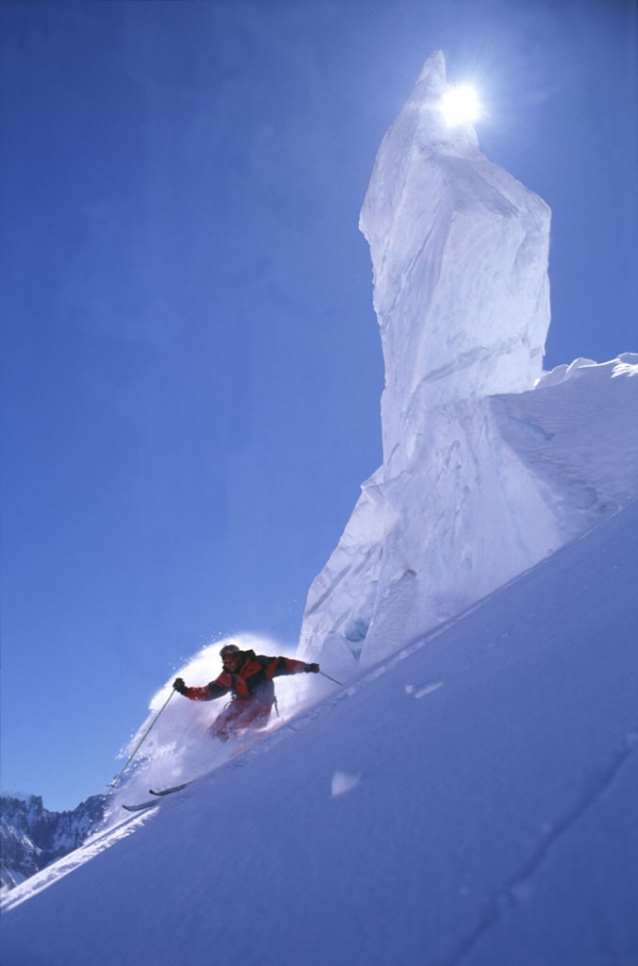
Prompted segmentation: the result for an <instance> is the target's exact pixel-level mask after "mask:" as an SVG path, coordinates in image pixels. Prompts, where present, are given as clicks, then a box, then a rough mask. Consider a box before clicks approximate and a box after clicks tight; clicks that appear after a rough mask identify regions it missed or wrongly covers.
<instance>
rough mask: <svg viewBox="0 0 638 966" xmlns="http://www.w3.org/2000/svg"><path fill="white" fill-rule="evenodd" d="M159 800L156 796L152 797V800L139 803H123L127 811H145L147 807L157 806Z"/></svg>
mask: <svg viewBox="0 0 638 966" xmlns="http://www.w3.org/2000/svg"><path fill="white" fill-rule="evenodd" d="M158 805H159V802H158V801H157V799H156V798H152V799H151V800H150V802H140V804H139V805H122V808H125V809H126V811H127V812H143V811H144V809H146V808H157V806H158Z"/></svg>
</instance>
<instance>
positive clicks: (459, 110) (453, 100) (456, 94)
mask: <svg viewBox="0 0 638 966" xmlns="http://www.w3.org/2000/svg"><path fill="white" fill-rule="evenodd" d="M441 111H442V112H443V117H444V118H445V120H446V122H447V123H448V124H449V125H450V127H454V126H455V125H457V124H468V123H469V124H471V123H472V122H473V121H476V119H477V118H478V117H479V115H480V113H481V108H480V105H479V101H478V97H477V94H476V91H475V90H474V88H473V87H470V86H469V85H467V84H464V85H463V86H462V87H452V88H450V90H449V91H447V93H446V94H444V95H443V97H442V98H441Z"/></svg>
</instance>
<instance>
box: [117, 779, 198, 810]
mask: <svg viewBox="0 0 638 966" xmlns="http://www.w3.org/2000/svg"><path fill="white" fill-rule="evenodd" d="M192 784H193V783H192V782H184V783H183V784H182V785H173V787H172V788H165V789H163V791H159V792H155V791H153V789H152V788H149V790H148V791H149V794H150V795H154V796H155V798H150V799H149V800H148V801H147V802H140V803H139V805H122V808H125V809H126V811H127V812H143V811H144V810H145V809H147V808H153V807H157V805H159V802H158V801H157V799H158V798H164V797H165V796H166V795H172V794H173V792H181V790H182V788H186V787H187V786H188V785H192Z"/></svg>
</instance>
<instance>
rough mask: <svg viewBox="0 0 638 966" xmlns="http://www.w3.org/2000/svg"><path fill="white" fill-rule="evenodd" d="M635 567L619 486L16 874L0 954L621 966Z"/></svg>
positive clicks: (632, 804) (140, 962)
mask: <svg viewBox="0 0 638 966" xmlns="http://www.w3.org/2000/svg"><path fill="white" fill-rule="evenodd" d="M637 584H638V503H636V502H634V503H632V504H631V505H630V506H628V507H627V508H626V509H625V510H623V511H621V512H619V513H618V514H616V515H615V516H613V517H611V518H610V519H607V520H605V521H604V522H603V523H601V524H600V525H599V526H598V527H597V528H596V529H594V530H592V531H591V532H589V533H587V534H586V535H585V536H584V537H581V538H579V539H577V540H576V541H574V542H573V543H571V544H570V545H569V546H567V547H565V548H563V549H561V550H559V551H558V552H557V553H556V554H554V555H553V556H552V557H550V558H549V559H548V560H546V561H545V562H543V563H541V564H539V565H538V566H537V567H536V568H534V569H533V570H532V571H530V572H528V573H526V574H524V575H523V576H521V577H519V578H518V579H517V580H515V581H513V582H512V583H510V584H509V585H508V586H506V587H504V588H502V589H501V590H499V591H497V592H496V593H494V594H493V595H492V596H491V597H489V598H487V599H486V600H484V601H482V602H481V603H479V604H477V605H476V606H474V607H473V608H472V609H471V610H470V611H469V612H467V613H466V614H465V615H463V616H461V617H459V618H457V619H455V620H453V621H451V622H450V623H449V624H448V625H447V626H445V627H442V628H439V629H436V630H434V631H432V632H430V634H429V636H425V637H423V638H419V639H418V640H415V641H413V642H412V643H411V644H410V645H409V646H407V647H405V648H404V649H402V650H401V651H399V652H398V653H396V654H395V655H393V656H392V657H391V658H388V659H386V660H385V661H384V662H382V663H381V664H379V665H377V666H376V667H374V668H373V669H371V670H369V671H368V673H367V674H366V675H365V676H364V677H362V678H360V679H359V680H357V681H356V682H353V683H351V684H350V685H349V686H347V687H344V688H341V689H337V693H336V694H335V697H334V698H333V699H332V700H327V701H324V702H323V703H321V704H319V705H316V706H314V707H313V708H311V709H310V710H307V711H306V712H305V713H302V714H301V715H300V716H299V717H297V718H292V719H290V720H288V721H287V722H286V723H284V724H283V725H282V727H281V728H280V729H279V730H278V731H277V732H276V733H275V734H273V735H272V736H270V737H269V738H266V739H265V740H263V741H262V742H261V743H260V744H257V745H256V746H255V747H254V748H253V749H252V750H250V751H246V752H245V753H244V754H243V755H239V756H238V757H236V758H234V759H232V760H230V761H228V762H227V763H226V764H225V765H222V766H221V767H219V768H217V769H216V770H215V771H212V772H211V773H210V774H208V775H205V776H203V777H202V778H200V779H199V780H198V781H197V782H195V783H194V784H193V785H191V786H190V787H189V788H187V789H185V790H184V791H182V792H179V793H177V794H176V795H174V796H172V797H170V798H166V799H164V800H162V801H161V802H159V803H158V805H157V807H156V808H153V809H151V810H150V811H148V812H144V813H141V814H138V815H134V816H126V813H124V812H123V811H122V812H121V815H122V820H121V822H120V823H119V824H118V825H116V826H115V827H112V828H111V829H110V830H109V831H107V832H105V833H104V835H103V836H102V837H100V836H97V837H96V838H95V839H94V841H93V842H92V843H91V844H89V845H87V846H85V847H83V848H82V849H80V850H79V851H78V852H75V853H73V854H72V855H71V856H67V857H66V859H63V860H61V861H60V862H59V863H57V864H56V865H54V866H51V867H50V868H48V869H46V870H44V871H43V872H41V873H39V874H38V875H37V876H34V877H33V878H32V879H29V880H28V881H27V882H25V883H24V884H23V885H21V886H18V888H17V889H15V890H14V891H13V892H12V893H10V895H9V898H8V900H7V903H6V905H5V912H4V914H3V916H2V920H1V927H2V953H3V959H2V961H3V966H59V964H61V963H64V964H65V966H86V964H87V963H91V964H92V966H113V964H115V963H117V964H118V966H175V964H176V963H182V962H202V963H208V962H214V963H224V964H226V966H271V964H272V966H298V964H300V963H304V964H307V966H325V963H333V964H335V966H352V964H366V966H376V964H378V966H387V964H388V963H396V964H397V966H423V964H427V966H443V964H457V963H461V962H462V963H463V964H464V966H495V964H509V963H516V966H539V964H542V966H633V964H634V963H636V962H638V918H637V917H636V915H635V911H636V900H637V898H638V835H637V834H636V801H637V800H638V708H637V706H636V694H637V693H638V648H637V646H636V635H635V628H636V623H637V621H638V597H637V595H636V593H635V589H636V586H637ZM388 630H389V632H391V631H392V628H391V627H389V628H388ZM395 630H396V631H397V633H400V632H401V628H400V626H398V627H397V628H395ZM303 680H305V679H302V681H303ZM290 681H291V682H296V683H297V684H300V683H302V682H300V680H299V679H298V678H291V679H290ZM169 707H171V705H169ZM175 707H179V706H177V705H176V706H175ZM184 707H189V708H192V705H188V704H187V703H186V702H184ZM210 753H211V762H214V752H213V749H212V746H211V752H210ZM176 754H177V755H179V748H178V749H177V751H176ZM158 767H159V766H158ZM130 791H131V792H133V789H130Z"/></svg>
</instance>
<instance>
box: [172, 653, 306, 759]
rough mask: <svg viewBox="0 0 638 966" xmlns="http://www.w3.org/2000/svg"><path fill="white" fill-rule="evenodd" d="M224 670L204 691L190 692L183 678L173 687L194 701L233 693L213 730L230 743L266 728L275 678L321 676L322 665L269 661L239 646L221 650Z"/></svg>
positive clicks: (263, 656)
mask: <svg viewBox="0 0 638 966" xmlns="http://www.w3.org/2000/svg"><path fill="white" fill-rule="evenodd" d="M220 653H221V659H222V664H223V667H224V670H223V671H222V673H221V674H220V675H219V677H218V678H215V680H214V681H211V682H210V684H207V685H205V686H204V687H201V688H189V687H188V686H187V685H186V684H185V683H184V680H183V679H182V678H175V680H174V681H173V687H174V688H175V690H176V691H178V692H179V693H180V694H183V695H184V697H185V698H190V700H191V701H214V700H215V699H216V698H221V697H222V695H224V694H228V692H229V691H230V693H231V695H232V700H231V702H230V704H229V705H228V706H227V707H226V708H224V710H223V711H222V713H221V714H220V715H219V717H218V718H217V719H216V720H215V722H214V723H213V725H212V726H211V728H210V733H211V735H213V737H214V738H219V739H220V740H221V741H227V740H228V739H229V738H231V737H234V736H235V735H236V734H237V732H238V731H240V730H241V729H243V728H249V727H253V728H264V727H265V726H266V724H267V723H268V719H269V717H270V712H271V711H272V706H273V704H274V703H275V685H274V684H273V678H276V677H280V676H281V675H283V674H301V673H302V672H303V671H305V672H307V673H312V674H317V673H318V672H319V665H318V664H304V662H303V661H295V660H293V658H291V657H267V656H266V655H264V654H255V652H254V651H242V650H240V649H239V648H238V647H237V645H236V644H226V645H225V646H224V647H222V649H221V652H220Z"/></svg>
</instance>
